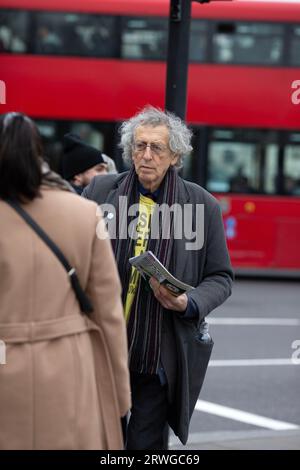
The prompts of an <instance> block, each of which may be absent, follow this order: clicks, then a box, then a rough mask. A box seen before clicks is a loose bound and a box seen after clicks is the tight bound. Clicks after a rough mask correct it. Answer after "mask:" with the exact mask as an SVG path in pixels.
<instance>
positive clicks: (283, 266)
mask: <svg viewBox="0 0 300 470" xmlns="http://www.w3.org/2000/svg"><path fill="white" fill-rule="evenodd" d="M0 8H20V9H24V10H25V9H29V10H39V11H43V10H45V11H62V12H84V13H88V12H90V13H99V14H112V15H126V16H128V15H130V16H148V15H150V16H158V17H163V16H165V17H166V16H167V15H168V11H169V1H168V0H143V1H140V0H135V1H133V0H101V1H98V0H94V1H92V0H85V1H84V2H83V1H82V0H42V1H41V0H1V1H0ZM193 18H202V19H215V18H217V19H218V20H224V21H226V20H239V21H242V20H245V21H249V20H251V21H258V22H260V21H268V22H280V23H297V22H298V23H299V24H300V3H298V4H297V3H294V2H292V3H289V2H288V1H286V2H285V1H282V2H277V1H275V2H272V3H271V2H264V1H262V2H256V1H243V0H236V1H233V2H215V3H212V4H209V5H199V4H196V3H194V4H193ZM0 65H1V68H0V79H1V80H3V81H4V82H5V84H6V104H5V105H0V106H1V109H2V111H3V112H6V111H10V110H19V111H23V112H25V113H27V114H29V115H30V116H32V117H33V118H39V119H55V120H60V119H64V120H78V119H82V120H89V121H102V122H115V121H121V120H123V119H126V118H128V117H130V116H131V115H133V114H134V113H136V111H137V110H138V109H140V108H142V107H143V106H144V105H145V104H148V103H150V104H152V105H154V106H160V107H163V106H164V96H165V79H166V64H165V63H164V62H162V61H137V60H119V59H109V58H108V59H97V58H80V57H65V56H60V57H57V56H45V55H44V56H42V55H28V54H1V56H0ZM297 79H298V80H300V68H299V67H276V68H275V67H263V66H245V65H243V66H241V65H230V64H228V65H224V64H222V65H221V66H220V65H219V64H208V63H199V64H198V63H191V64H190V66H189V81H188V105H187V120H188V122H190V123H192V124H193V125H196V126H201V125H205V126H212V127H215V126H217V127H226V128H236V127H239V128H245V129H269V130H272V129H274V130H288V131H290V130H291V131H298V132H299V131H300V105H299V106H296V105H295V104H293V102H292V100H291V95H292V92H293V90H292V88H291V87H292V83H293V82H294V81H295V80H297ZM216 196H217V197H218V198H219V199H220V200H221V202H222V206H223V207H224V220H225V226H226V220H227V219H228V218H230V217H233V218H234V220H235V227H234V236H229V237H228V246H229V249H230V253H231V258H232V262H233V265H234V267H235V268H236V269H237V270H240V271H243V270H245V271H249V272H250V271H252V270H254V271H261V272H262V271H264V272H278V273H281V272H288V273H292V274H299V273H300V249H299V241H300V198H299V197H289V196H275V195H274V196H269V195H268V196H266V195H263V194H231V193H226V194H225V193H224V194H216Z"/></svg>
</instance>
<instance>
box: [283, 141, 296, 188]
mask: <svg viewBox="0 0 300 470" xmlns="http://www.w3.org/2000/svg"><path fill="white" fill-rule="evenodd" d="M293 141H294V143H289V144H288V145H287V146H286V147H285V153H284V166H283V183H284V193H285V194H290V195H292V196H300V134H297V133H294V134H291V135H290V142H293Z"/></svg>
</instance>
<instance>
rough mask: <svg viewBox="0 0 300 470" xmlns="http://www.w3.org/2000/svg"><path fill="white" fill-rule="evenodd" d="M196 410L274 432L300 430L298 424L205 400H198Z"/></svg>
mask: <svg viewBox="0 0 300 470" xmlns="http://www.w3.org/2000/svg"><path fill="white" fill-rule="evenodd" d="M195 409H196V410H198V411H202V412H204V413H209V414H213V415H217V416H221V417H222V418H228V419H232V420H234V421H240V422H242V423H248V424H252V425H253V426H259V427H261V428H266V429H273V430H274V431H285V430H289V429H299V427H300V426H298V425H297V424H292V423H287V422H285V421H278V420H275V419H270V418H266V417H265V416H260V415H256V414H253V413H248V412H246V411H242V410H237V409H235V408H230V407H229V406H223V405H218V404H216V403H211V402H209V401H204V400H197V403H196V407H195Z"/></svg>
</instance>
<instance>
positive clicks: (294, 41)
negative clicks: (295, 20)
mask: <svg viewBox="0 0 300 470" xmlns="http://www.w3.org/2000/svg"><path fill="white" fill-rule="evenodd" d="M291 65H294V66H299V65H300V26H295V27H294V28H293V32H292V37H291Z"/></svg>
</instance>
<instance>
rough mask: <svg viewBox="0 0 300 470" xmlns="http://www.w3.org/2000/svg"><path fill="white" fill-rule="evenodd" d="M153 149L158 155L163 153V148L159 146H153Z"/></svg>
mask: <svg viewBox="0 0 300 470" xmlns="http://www.w3.org/2000/svg"><path fill="white" fill-rule="evenodd" d="M151 149H152V150H153V152H157V153H159V152H161V147H160V146H159V145H157V144H152V145H151Z"/></svg>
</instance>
